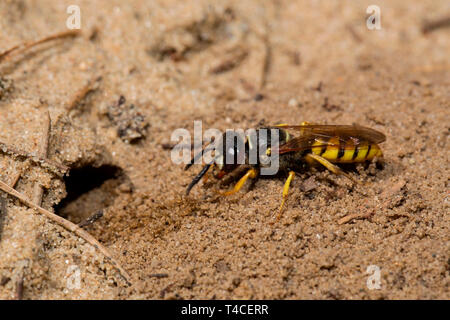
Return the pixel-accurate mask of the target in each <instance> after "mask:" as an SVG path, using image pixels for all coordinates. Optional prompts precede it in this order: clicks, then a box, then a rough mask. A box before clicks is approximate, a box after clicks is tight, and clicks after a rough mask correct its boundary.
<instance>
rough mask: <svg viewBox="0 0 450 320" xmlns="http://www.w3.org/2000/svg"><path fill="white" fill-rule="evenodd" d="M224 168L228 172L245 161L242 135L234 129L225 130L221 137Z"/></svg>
mask: <svg viewBox="0 0 450 320" xmlns="http://www.w3.org/2000/svg"><path fill="white" fill-rule="evenodd" d="M222 155H223V157H224V159H223V164H224V170H225V171H227V172H230V171H232V170H234V169H235V168H236V167H237V166H239V165H240V164H244V163H245V142H244V137H243V136H242V135H240V134H239V133H237V132H235V131H231V130H229V131H227V132H226V133H225V134H224V137H223V151H222Z"/></svg>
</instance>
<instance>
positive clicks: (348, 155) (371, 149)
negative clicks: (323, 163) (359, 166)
mask: <svg viewBox="0 0 450 320" xmlns="http://www.w3.org/2000/svg"><path fill="white" fill-rule="evenodd" d="M311 152H312V153H314V154H317V155H319V156H321V157H323V158H325V159H327V160H328V161H330V162H333V163H354V162H364V161H371V160H372V159H373V158H375V157H377V158H381V157H383V152H382V151H381V149H380V147H379V146H378V144H376V143H369V142H367V141H366V142H364V141H363V142H359V143H358V144H357V145H355V144H354V143H353V142H352V141H346V142H342V141H340V140H339V137H333V138H330V139H329V140H326V141H325V140H321V139H317V138H316V139H315V141H314V142H313V144H312V146H311Z"/></svg>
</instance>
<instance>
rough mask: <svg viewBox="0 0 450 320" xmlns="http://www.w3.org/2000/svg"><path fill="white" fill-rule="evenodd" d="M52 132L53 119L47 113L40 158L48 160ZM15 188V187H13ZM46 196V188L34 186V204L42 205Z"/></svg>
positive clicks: (38, 185) (37, 184)
mask: <svg viewBox="0 0 450 320" xmlns="http://www.w3.org/2000/svg"><path fill="white" fill-rule="evenodd" d="M50 130H51V119H50V113H49V112H48V111H47V112H46V118H45V125H44V134H43V135H42V141H41V144H40V147H39V153H38V155H39V157H40V158H43V159H46V158H47V155H48V139H49V136H50ZM13 188H14V187H13ZM43 194H44V187H43V186H42V185H41V184H39V183H36V184H35V185H34V191H33V202H34V203H35V204H37V205H38V206H40V205H41V203H42V196H43Z"/></svg>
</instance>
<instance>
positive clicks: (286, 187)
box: [277, 171, 295, 220]
mask: <svg viewBox="0 0 450 320" xmlns="http://www.w3.org/2000/svg"><path fill="white" fill-rule="evenodd" d="M294 177H295V172H294V171H289V176H288V178H287V179H286V182H285V183H284V188H283V199H282V200H281V205H280V210H278V215H277V220H280V218H281V213H282V212H283V207H284V203H285V202H286V199H287V196H288V192H289V186H290V185H291V182H292V179H294Z"/></svg>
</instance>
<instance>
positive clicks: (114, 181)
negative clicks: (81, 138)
mask: <svg viewBox="0 0 450 320" xmlns="http://www.w3.org/2000/svg"><path fill="white" fill-rule="evenodd" d="M64 182H65V185H66V192H67V196H66V197H65V198H64V199H63V200H61V202H60V203H59V204H57V205H56V206H55V212H56V214H58V215H60V216H62V217H64V218H66V219H68V220H70V221H72V222H74V223H80V222H82V221H84V220H86V219H87V218H89V217H90V216H92V215H93V214H95V213H96V212H98V211H99V210H102V209H105V208H106V207H108V206H110V205H111V204H112V203H113V202H114V199H115V198H116V197H117V195H118V191H117V189H118V187H119V186H120V185H121V184H122V183H129V179H128V177H127V176H126V175H125V174H124V172H123V170H122V169H121V168H120V167H117V166H113V165H102V166H100V167H95V166H92V165H87V166H84V167H81V168H74V169H71V170H70V172H69V175H67V176H66V177H65V178H64Z"/></svg>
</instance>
